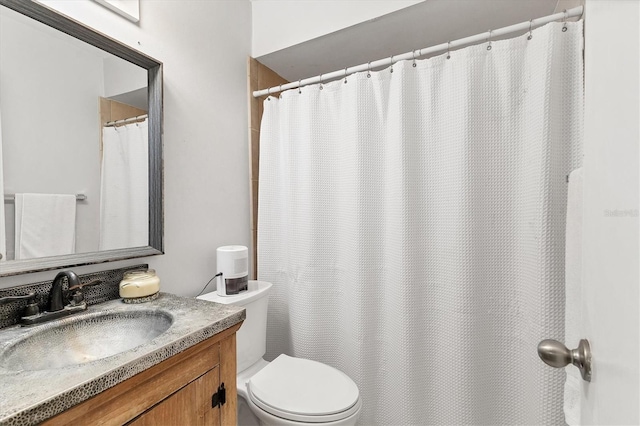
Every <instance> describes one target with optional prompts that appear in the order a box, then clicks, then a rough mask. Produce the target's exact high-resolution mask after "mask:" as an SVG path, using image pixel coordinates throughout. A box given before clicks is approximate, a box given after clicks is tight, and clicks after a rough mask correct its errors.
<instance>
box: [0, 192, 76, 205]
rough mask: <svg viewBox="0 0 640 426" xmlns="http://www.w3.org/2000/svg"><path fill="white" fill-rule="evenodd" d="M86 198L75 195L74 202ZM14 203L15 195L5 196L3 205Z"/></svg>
mask: <svg viewBox="0 0 640 426" xmlns="http://www.w3.org/2000/svg"><path fill="white" fill-rule="evenodd" d="M86 199H87V196H86V195H84V194H76V201H85V200H86ZM15 201H16V194H5V195H4V202H5V203H13V202H15Z"/></svg>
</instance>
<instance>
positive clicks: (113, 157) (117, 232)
mask: <svg viewBox="0 0 640 426" xmlns="http://www.w3.org/2000/svg"><path fill="white" fill-rule="evenodd" d="M102 142H103V148H102V181H101V192H100V250H109V249H118V248H128V247H141V246H148V245H149V184H148V183H149V156H148V152H149V141H148V127H147V121H146V120H145V121H144V122H141V123H134V124H127V125H125V126H120V127H105V128H103V129H102Z"/></svg>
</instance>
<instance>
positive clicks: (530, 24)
mask: <svg viewBox="0 0 640 426" xmlns="http://www.w3.org/2000/svg"><path fill="white" fill-rule="evenodd" d="M582 10H583V7H582V6H578V7H574V8H573V9H568V10H565V11H563V12H560V13H555V14H553V15H549V16H543V17H541V18H536V19H532V20H530V21H527V22H521V23H519V24H514V25H510V26H508V27H503V28H499V29H497V30H489V31H487V32H484V33H482V34H477V35H474V36H470V37H465V38H461V39H458V40H453V41H450V42H447V43H442V44H438V45H436V46H432V47H426V48H423V49H419V50H414V51H412V52H408V53H403V54H401V55H393V56H391V57H390V58H385V59H379V60H377V61H372V62H369V63H366V64H362V65H356V66H353V67H348V68H345V69H343V70H338V71H333V72H330V73H326V74H320V75H318V76H315V77H309V78H305V79H302V80H298V81H294V82H291V83H287V84H282V85H280V86H274V87H270V88H268V89H263V90H256V91H255V92H253V97H254V98H258V97H260V96H264V95H272V94H274V93H278V92H282V91H284V90H288V89H295V88H297V87H302V86H307V85H309V84H315V83H322V82H325V81H328V80H333V79H334V78H344V77H347V76H348V75H349V74H353V73H356V72H361V71H368V70H369V71H370V70H372V69H374V68H378V67H385V66H389V65H393V64H395V63H396V62H399V61H403V60H407V59H416V58H419V57H420V56H424V55H428V54H430V53H436V52H444V51H447V50H451V49H452V48H455V47H462V46H466V45H469V44H473V43H477V42H479V41H486V42H488V41H491V40H492V39H493V38H495V37H500V36H503V35H507V34H512V33H516V32H519V31H524V30H529V31H530V30H531V29H533V28H534V27H539V26H541V25H544V24H548V23H549V22H554V21H558V20H560V19H563V20H565V21H566V20H567V19H569V18H574V17H576V16H581V15H582Z"/></svg>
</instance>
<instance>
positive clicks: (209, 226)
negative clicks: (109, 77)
mask: <svg viewBox="0 0 640 426" xmlns="http://www.w3.org/2000/svg"><path fill="white" fill-rule="evenodd" d="M43 3H44V4H46V5H47V6H50V7H53V8H56V9H58V10H59V11H61V12H63V13H65V14H67V15H69V16H71V17H72V18H74V19H76V20H79V21H81V22H83V23H85V24H86V25H89V26H91V27H93V28H95V29H97V30H98V31H100V32H102V33H105V34H107V35H108V36H110V37H113V38H115V39H118V40H119V41H121V42H123V43H125V44H128V45H130V46H132V47H134V48H136V49H138V50H140V51H142V52H144V53H145V54H147V55H149V56H151V57H153V58H156V59H158V60H159V61H161V62H163V63H164V107H165V111H164V208H165V210H164V237H165V238H164V241H165V252H166V254H165V255H163V256H153V257H149V258H141V259H133V260H129V261H122V262H114V263H110V264H102V265H95V266H87V267H78V268H74V271H76V272H78V273H86V272H88V271H93V270H106V269H111V268H114V267H118V266H123V265H133V264H136V263H139V262H147V263H149V264H150V266H151V267H153V268H155V269H156V271H157V273H158V275H159V276H160V278H161V287H162V289H163V290H164V291H168V292H172V293H175V294H179V295H185V296H191V295H195V294H196V293H198V292H199V291H200V290H201V289H202V287H203V286H204V284H205V283H206V282H207V281H208V280H209V278H210V277H211V276H213V275H214V274H215V273H216V270H215V250H216V247H218V246H221V245H227V244H242V245H247V246H248V245H249V243H250V233H249V229H250V224H249V172H248V170H249V168H248V167H249V166H248V158H249V154H248V142H247V140H248V139H247V116H248V115H247V97H246V96H247V80H246V78H247V77H246V76H247V69H246V61H247V56H249V54H250V48H251V5H250V3H249V2H248V1H244V0H243V1H240V0H228V1H211V0H210V1H205V0H201V1H181V0H163V1H142V2H141V4H140V22H139V23H138V24H134V23H132V22H129V21H126V20H125V19H123V18H122V17H120V16H118V15H116V14H114V13H113V12H111V11H109V10H107V9H105V8H104V7H102V6H100V5H99V4H97V3H95V2H92V1H65V0H51V1H43ZM54 276H55V271H50V272H42V273H36V274H28V275H18V276H16V277H5V278H0V286H3V287H4V286H10V285H18V284H23V283H29V282H33V281H37V280H45V279H52V278H53V277H54Z"/></svg>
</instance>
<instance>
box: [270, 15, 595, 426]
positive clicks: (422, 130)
mask: <svg viewBox="0 0 640 426" xmlns="http://www.w3.org/2000/svg"><path fill="white" fill-rule="evenodd" d="M567 27H568V31H566V32H563V31H562V23H553V24H549V25H546V26H544V27H541V28H539V29H536V30H534V32H533V38H532V39H531V40H527V37H526V35H525V36H522V37H517V38H513V39H509V40H502V41H494V42H493V43H492V49H491V50H487V49H486V44H481V45H477V46H472V47H468V48H465V49H461V50H458V51H455V52H451V59H448V60H447V59H446V56H447V55H446V54H443V55H441V56H438V57H434V58H431V59H427V60H420V61H417V64H416V65H417V66H416V67H413V66H412V61H404V62H401V63H398V64H395V65H393V73H391V72H390V69H389V68H387V69H385V70H382V71H380V72H376V73H372V74H371V77H370V78H367V75H366V73H360V74H356V75H353V76H349V77H348V78H347V83H346V84H345V83H344V81H343V80H344V79H341V80H339V81H335V82H332V83H328V84H325V85H324V87H323V90H319V86H318V85H314V86H310V87H303V88H302V89H301V91H302V93H301V94H299V93H298V90H291V91H287V92H285V93H283V94H282V99H278V98H272V99H271V100H270V101H265V102H264V116H263V119H262V128H261V133H260V194H259V206H260V208H259V212H258V215H259V218H258V223H259V225H258V274H259V278H260V279H261V280H265V281H271V282H273V284H274V287H273V292H272V294H271V296H270V299H269V319H268V325H267V327H268V330H267V358H268V359H272V358H273V357H275V356H276V355H278V354H280V353H283V352H284V353H287V354H289V355H294V356H299V357H304V358H311V359H314V360H318V361H321V362H325V363H328V364H330V365H333V366H335V367H337V368H339V369H340V370H342V371H344V372H345V373H346V374H348V375H349V376H350V377H352V378H353V379H354V380H355V381H356V383H357V384H358V386H359V388H360V392H361V398H362V401H363V412H362V417H361V419H360V423H361V424H363V425H408V424H419V425H461V424H474V425H478V424H484V425H498V424H503V425H514V424H520V425H524V424H528V425H534V424H535V425H543V424H547V425H560V424H564V416H563V410H562V405H563V404H562V400H563V382H564V377H565V372H564V371H563V370H562V369H554V368H549V367H548V366H546V365H545V364H544V363H542V362H541V361H540V360H539V359H538V355H537V353H536V346H537V344H538V342H540V340H542V339H546V338H554V339H558V340H560V341H562V340H563V337H564V239H565V236H564V225H565V213H566V194H567V183H566V175H567V174H569V172H570V171H571V170H572V169H574V168H576V167H577V166H578V165H579V163H580V162H581V143H582V111H583V91H582V75H583V71H582V45H583V43H582V22H572V23H567Z"/></svg>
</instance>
